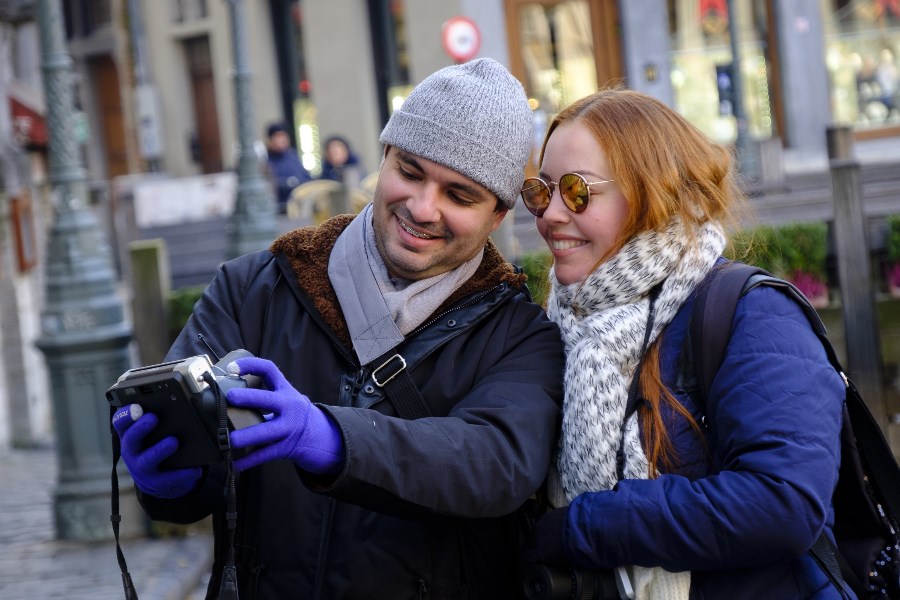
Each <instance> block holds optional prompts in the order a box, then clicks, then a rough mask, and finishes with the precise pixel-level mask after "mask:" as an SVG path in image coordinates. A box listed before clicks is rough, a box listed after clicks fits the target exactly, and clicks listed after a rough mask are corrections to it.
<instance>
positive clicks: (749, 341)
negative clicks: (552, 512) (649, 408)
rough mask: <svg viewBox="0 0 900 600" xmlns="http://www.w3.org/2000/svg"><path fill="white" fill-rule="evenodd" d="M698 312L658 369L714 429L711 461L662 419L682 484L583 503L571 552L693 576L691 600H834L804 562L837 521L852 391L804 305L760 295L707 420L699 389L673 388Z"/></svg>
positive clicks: (640, 483)
mask: <svg viewBox="0 0 900 600" xmlns="http://www.w3.org/2000/svg"><path fill="white" fill-rule="evenodd" d="M692 304H693V302H692V301H689V302H688V303H686V304H685V306H683V307H682V309H681V311H680V312H679V313H678V315H677V316H676V317H675V319H674V320H673V322H672V323H671V324H670V325H669V326H668V328H667V329H666V331H665V332H664V334H663V335H664V338H663V341H662V347H661V354H660V357H661V364H660V367H661V372H662V375H663V379H664V381H666V382H668V384H669V386H670V389H672V391H673V392H674V394H675V396H676V398H677V399H678V401H679V402H681V403H682V404H683V405H684V406H685V407H687V408H688V409H689V410H690V411H691V413H692V414H693V415H694V416H695V418H696V419H697V420H698V422H701V421H705V429H704V431H705V434H706V444H707V445H708V447H709V451H710V458H709V459H707V454H706V450H705V449H704V447H703V443H702V442H701V441H700V438H699V436H698V435H697V434H696V433H695V432H694V431H693V430H692V429H691V428H690V427H689V425H687V423H686V422H685V421H684V419H681V418H679V417H675V416H673V414H672V413H673V411H672V410H671V409H668V410H665V409H664V418H665V419H666V421H667V423H669V435H670V436H671V439H672V442H673V444H674V447H675V449H676V453H677V456H678V458H679V459H680V460H681V461H682V464H681V468H680V469H679V471H678V474H664V475H662V476H660V477H659V478H658V479H655V480H625V481H621V482H619V484H618V485H617V487H616V488H615V489H614V490H612V491H605V492H595V493H586V494H582V495H581V496H579V497H577V498H576V499H575V500H574V501H573V502H572V503H571V505H570V507H569V509H568V512H567V513H566V514H565V525H564V527H563V539H562V545H563V548H564V549H565V552H566V554H567V555H568V557H569V558H570V560H571V561H572V562H573V563H574V564H582V565H585V566H588V565H589V566H593V567H614V566H618V565H623V564H625V565H628V564H636V565H643V566H661V567H663V568H665V569H667V570H670V571H685V570H687V571H691V572H692V578H691V598H692V599H700V598H707V599H710V598H715V599H720V598H721V599H727V600H741V599H747V600H751V599H752V600H758V599H761V598H766V599H767V600H770V599H788V598H790V599H800V598H803V599H815V600H826V599H829V600H830V599H832V598H839V595H838V592H837V590H836V589H835V588H833V587H830V585H829V584H828V582H827V579H826V576H825V574H824V573H823V572H822V571H821V570H820V569H819V568H818V567H817V566H816V565H815V563H814V562H813V560H812V558H811V557H810V555H809V554H808V553H807V550H808V549H809V548H810V547H811V546H812V545H813V543H814V542H815V540H816V538H817V537H818V536H819V533H820V532H821V531H822V529H823V527H824V528H826V529H827V531H828V532H829V534H830V531H831V526H832V523H833V520H834V513H833V509H832V507H831V495H832V492H833V490H834V487H835V485H836V483H837V477H838V466H839V462H840V456H839V454H840V447H839V431H840V427H841V407H842V402H843V398H844V395H845V394H844V384H843V382H842V380H841V378H840V376H839V375H838V374H837V372H836V371H835V370H834V369H833V368H832V367H831V366H830V364H829V362H828V359H827V358H826V355H825V351H824V349H823V347H822V344H821V343H820V342H819V340H818V339H817V338H816V336H815V334H814V333H813V331H812V329H811V328H810V325H809V323H808V322H807V320H806V317H805V316H804V314H803V312H802V311H801V309H800V307H799V306H798V305H797V304H796V303H795V302H794V301H792V300H790V299H789V298H788V297H787V296H786V295H785V294H783V293H782V292H780V291H778V290H776V289H774V288H771V287H765V286H763V287H758V288H755V289H753V290H751V291H750V292H748V293H747V294H746V295H745V296H744V297H743V298H742V299H741V300H740V302H739V304H738V307H737V309H736V311H735V316H734V321H733V335H732V338H731V341H730V343H729V346H728V349H727V351H726V356H725V358H724V362H723V363H722V366H721V368H720V370H719V371H718V373H717V375H716V377H715V379H714V381H713V384H712V389H711V390H710V393H709V397H708V399H707V401H706V408H705V410H703V411H701V409H700V408H699V407H698V403H697V402H695V401H694V400H693V399H692V398H693V396H692V393H693V394H696V390H689V389H686V386H680V387H679V386H676V385H674V383H673V382H675V381H676V380H677V375H678V372H679V366H678V365H679V353H680V352H681V351H682V345H683V342H684V339H685V336H686V332H687V325H688V320H689V317H690V311H691V308H692ZM703 417H705V419H704V418H703Z"/></svg>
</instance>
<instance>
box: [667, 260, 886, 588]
mask: <svg viewBox="0 0 900 600" xmlns="http://www.w3.org/2000/svg"><path fill="white" fill-rule="evenodd" d="M760 285H768V286H772V287H775V288H777V289H779V290H781V291H782V292H784V293H786V294H787V295H788V296H790V297H791V298H792V299H793V300H794V301H795V302H797V304H798V305H799V306H800V307H801V308H802V309H803V312H804V313H805V314H806V317H807V319H808V320H809V322H810V325H811V326H812V328H813V331H814V332H815V333H816V336H817V337H818V338H819V340H820V341H821V342H822V345H823V346H824V347H825V352H826V354H827V355H828V360H829V362H830V363H831V364H832V366H833V367H834V368H835V369H836V370H837V372H838V373H839V374H840V375H841V378H842V379H843V380H844V383H845V384H846V392H847V394H846V398H845V400H844V407H843V423H842V426H841V465H840V470H839V478H838V483H837V486H836V488H835V490H834V495H833V497H832V502H833V505H834V511H835V523H834V537H835V539H836V542H837V544H836V545H835V544H834V543H833V542H832V541H831V539H830V538H828V537H827V536H826V535H825V533H824V531H823V532H822V534H821V535H820V536H819V538H818V539H817V540H816V542H815V544H814V545H813V547H812V548H811V549H810V553H811V554H812V556H813V558H814V559H815V561H816V563H817V564H818V565H819V566H820V567H821V568H822V570H823V571H824V572H825V573H826V574H827V575H828V578H829V580H830V581H831V582H832V584H834V586H835V587H836V588H837V589H838V590H840V591H841V596H842V597H843V598H848V595H847V593H846V591H845V586H844V585H843V583H844V582H846V584H847V585H848V586H849V588H850V589H852V590H853V591H854V592H855V593H856V596H857V598H858V599H859V600H864V599H866V600H870V599H871V600H874V599H879V600H880V599H890V598H900V582H898V577H900V558H898V555H900V539H898V531H897V524H898V522H900V521H898V517H900V467H898V465H897V461H896V459H895V458H894V455H893V453H892V451H891V449H890V446H889V444H888V443H887V441H886V440H885V437H884V435H883V434H882V432H881V429H880V428H879V427H878V424H877V422H876V421H875V418H874V417H873V416H872V413H871V412H870V411H869V409H868V408H867V406H866V404H865V402H864V401H863V399H862V396H860V394H859V391H858V390H857V388H856V386H855V385H854V384H853V382H852V381H850V380H849V379H848V378H847V376H846V374H845V373H844V369H843V368H842V367H841V365H840V363H839V362H838V359H837V355H836V354H835V351H834V348H833V347H832V345H831V342H830V341H829V340H828V337H827V333H826V331H825V326H824V324H823V323H822V320H821V319H820V318H819V315H818V313H817V312H816V310H815V309H814V308H813V307H812V306H811V305H810V304H809V301H808V300H807V298H806V296H804V295H803V293H802V292H800V290H798V289H797V288H796V287H794V286H793V285H792V284H790V283H788V282H787V281H784V280H782V279H778V278H777V277H774V276H772V274H771V273H769V272H768V271H765V270H764V269H761V268H759V267H755V266H751V265H746V264H742V263H737V262H731V261H729V262H727V263H724V264H722V265H717V266H716V267H715V268H714V269H713V271H711V272H710V274H709V276H708V277H707V279H706V281H705V282H704V283H702V284H701V285H700V287H699V288H698V290H697V295H696V299H695V301H694V307H693V311H692V314H691V320H690V325H689V329H688V335H687V339H686V340H685V346H684V351H683V352H682V360H681V370H682V373H681V376H682V377H686V378H687V379H686V380H688V379H690V377H691V375H690V373H688V374H686V373H685V372H686V371H690V370H693V375H694V376H695V377H696V378H697V383H698V384H699V394H698V396H699V397H698V398H695V400H696V401H697V403H698V406H699V407H700V408H701V411H702V409H703V408H704V407H705V404H706V403H705V399H706V397H707V392H708V390H709V389H710V386H711V384H712V381H713V378H714V377H715V374H716V372H717V371H718V369H719V367H720V366H721V364H722V360H723V359H724V356H725V349H726V346H727V345H728V340H729V338H730V337H731V322H732V319H733V317H734V310H735V307H736V306H737V302H738V300H739V298H740V297H741V296H743V295H744V294H745V293H747V292H748V291H749V290H751V289H753V288H754V287H757V286H760ZM691 340H703V343H702V344H695V343H692V342H691Z"/></svg>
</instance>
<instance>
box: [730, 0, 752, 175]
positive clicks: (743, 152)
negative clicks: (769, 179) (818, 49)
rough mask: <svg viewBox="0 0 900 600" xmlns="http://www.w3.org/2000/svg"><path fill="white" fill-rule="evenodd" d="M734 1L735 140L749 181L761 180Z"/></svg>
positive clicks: (733, 75) (731, 4)
mask: <svg viewBox="0 0 900 600" xmlns="http://www.w3.org/2000/svg"><path fill="white" fill-rule="evenodd" d="M734 5H735V2H734V0H728V3H727V7H728V37H729V39H730V41H731V86H732V90H733V91H734V120H735V125H736V129H737V136H736V138H735V140H734V145H735V149H736V151H737V158H738V164H739V165H740V169H741V172H742V174H743V175H744V177H745V178H747V179H754V180H755V179H758V178H759V160H758V159H757V157H756V155H755V154H754V151H753V148H752V147H751V143H750V142H751V139H750V132H749V131H748V125H747V114H746V111H745V110H744V81H743V78H742V76H741V44H740V40H739V39H738V26H737V11H736V10H735V8H734Z"/></svg>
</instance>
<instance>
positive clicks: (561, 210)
mask: <svg viewBox="0 0 900 600" xmlns="http://www.w3.org/2000/svg"><path fill="white" fill-rule="evenodd" d="M540 218H542V219H544V220H545V221H548V222H553V223H563V222H566V221H568V220H569V219H571V218H572V215H571V211H569V209H568V208H566V203H565V202H563V199H562V196H561V195H560V193H559V187H557V188H556V189H555V190H553V192H552V193H551V194H550V204H548V205H547V208H545V209H544V214H542V215H541V217H540Z"/></svg>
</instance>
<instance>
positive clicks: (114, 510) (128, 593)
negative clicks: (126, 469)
mask: <svg viewBox="0 0 900 600" xmlns="http://www.w3.org/2000/svg"><path fill="white" fill-rule="evenodd" d="M115 412H116V409H115V408H114V407H112V406H110V408H109V422H110V428H109V431H110V433H111V434H112V451H113V464H112V475H111V476H110V481H111V482H112V493H111V494H110V503H111V506H110V515H109V520H110V521H111V522H112V529H113V535H114V536H115V538H116V559H117V560H118V561H119V569H121V571H122V586H123V587H124V588H125V598H126V600H138V595H137V590H135V589H134V583H133V582H132V581H131V573H129V572H128V565H127V564H125V554H124V553H123V552H122V546H120V545H119V523H121V522H122V515H120V514H119V474H118V473H117V472H116V466H117V465H118V464H119V458H120V457H121V456H122V448H121V446H120V445H119V444H120V442H119V434H117V433H116V431H115V429H114V428H113V427H112V418H113V415H114V414H115Z"/></svg>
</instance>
